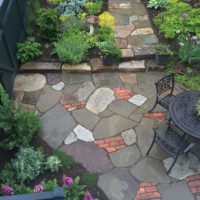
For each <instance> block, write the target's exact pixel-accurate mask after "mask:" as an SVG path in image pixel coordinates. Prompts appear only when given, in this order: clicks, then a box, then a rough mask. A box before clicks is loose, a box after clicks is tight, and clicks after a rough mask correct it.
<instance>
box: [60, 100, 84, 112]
mask: <svg viewBox="0 0 200 200" xmlns="http://www.w3.org/2000/svg"><path fill="white" fill-rule="evenodd" d="M86 103H87V102H86V101H80V102H76V103H67V104H65V105H64V108H65V109H67V110H68V111H74V110H78V109H82V108H85V105H86Z"/></svg>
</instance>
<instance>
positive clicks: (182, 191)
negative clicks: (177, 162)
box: [158, 181, 194, 200]
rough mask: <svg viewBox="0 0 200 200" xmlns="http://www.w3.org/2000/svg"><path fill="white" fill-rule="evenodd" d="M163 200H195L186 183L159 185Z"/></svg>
mask: <svg viewBox="0 0 200 200" xmlns="http://www.w3.org/2000/svg"><path fill="white" fill-rule="evenodd" d="M158 190H159V191H160V194H161V197H162V199H163V200H178V199H181V200H194V197H193V196H192V194H191V192H190V190H189V189H188V186H187V184H186V183H185V181H182V182H177V183H172V184H160V185H158Z"/></svg>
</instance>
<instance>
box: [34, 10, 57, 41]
mask: <svg viewBox="0 0 200 200" xmlns="http://www.w3.org/2000/svg"><path fill="white" fill-rule="evenodd" d="M36 23H37V25H38V26H39V31H40V34H41V36H42V38H43V39H44V40H46V41H49V42H53V41H55V40H56V39H57V37H58V33H59V15H58V11H57V10H56V9H46V8H41V9H40V10H39V11H38V18H37V20H36Z"/></svg>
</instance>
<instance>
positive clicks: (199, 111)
mask: <svg viewBox="0 0 200 200" xmlns="http://www.w3.org/2000/svg"><path fill="white" fill-rule="evenodd" d="M196 111H197V117H200V100H198V101H197V104H196Z"/></svg>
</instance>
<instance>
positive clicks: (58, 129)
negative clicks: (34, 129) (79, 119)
mask: <svg viewBox="0 0 200 200" xmlns="http://www.w3.org/2000/svg"><path fill="white" fill-rule="evenodd" d="M41 122H42V129H41V133H40V136H41V138H42V139H43V140H44V141H46V142H47V143H48V144H49V145H50V146H51V147H53V148H54V149H57V148H58V147H59V146H60V145H61V144H62V142H63V141H64V139H65V138H66V137H67V136H68V135H69V134H70V133H71V131H72V130H73V128H74V127H75V126H76V123H75V121H74V120H73V118H72V117H71V115H70V113H69V112H68V111H66V110H65V109H64V108H63V106H61V105H60V104H57V105H56V106H55V107H53V108H52V109H50V110H48V111H47V112H46V113H45V114H44V115H42V116H41Z"/></svg>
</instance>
